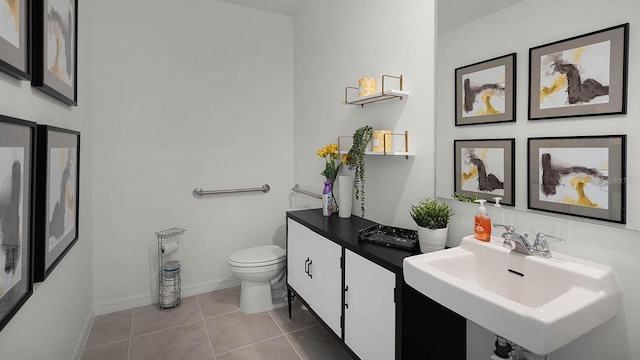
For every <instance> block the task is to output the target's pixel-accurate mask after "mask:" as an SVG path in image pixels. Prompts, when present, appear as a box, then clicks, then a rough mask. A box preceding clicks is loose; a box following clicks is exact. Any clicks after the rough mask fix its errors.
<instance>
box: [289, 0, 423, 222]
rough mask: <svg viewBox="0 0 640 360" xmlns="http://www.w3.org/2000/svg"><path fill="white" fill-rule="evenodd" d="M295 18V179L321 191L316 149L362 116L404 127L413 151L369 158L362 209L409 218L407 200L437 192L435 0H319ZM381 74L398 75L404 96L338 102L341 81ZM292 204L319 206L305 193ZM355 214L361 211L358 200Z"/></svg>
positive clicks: (392, 218)
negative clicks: (408, 154)
mask: <svg viewBox="0 0 640 360" xmlns="http://www.w3.org/2000/svg"><path fill="white" fill-rule="evenodd" d="M294 21H295V32H294V33H295V35H294V36H295V71H294V74H295V90H296V91H295V111H294V113H295V125H294V132H295V139H294V145H295V147H294V148H295V151H294V154H295V155H294V169H295V174H294V176H295V182H296V183H298V184H300V186H301V187H302V188H304V189H307V190H310V191H314V192H316V193H321V192H322V189H323V182H324V178H323V177H322V176H321V175H320V172H321V171H322V170H323V169H324V160H323V159H321V158H319V157H318V156H317V155H316V150H317V149H319V148H321V147H323V146H325V145H326V144H329V143H335V142H337V137H338V136H339V135H346V136H351V135H352V134H353V132H354V131H355V130H356V129H357V128H359V127H361V126H364V125H371V126H373V127H374V128H376V129H390V130H393V131H394V133H402V132H404V131H405V130H406V131H408V132H409V147H410V150H412V151H416V153H417V155H416V156H415V157H411V158H409V160H405V159H404V157H367V160H366V183H365V191H366V212H365V217H366V218H368V219H371V220H374V221H378V222H380V223H383V224H388V225H396V226H404V227H414V226H415V224H414V223H413V220H411V217H410V216H409V204H410V203H411V202H416V201H417V200H418V199H419V198H420V197H424V196H433V195H434V174H433V172H434V162H435V159H434V144H433V129H434V120H433V114H434V112H435V107H434V106H435V105H434V104H435V103H434V56H435V55H434V48H435V43H434V41H435V36H434V28H435V8H434V2H433V1H421V0H403V1H400V2H398V1H384V0H375V1H371V0H369V1H364V0H358V1H339V0H326V1H321V2H320V1H315V2H309V3H308V5H307V6H306V7H305V8H303V9H302V10H301V11H300V12H298V14H297V15H296V17H295V20H294ZM383 74H390V75H404V89H405V90H407V91H409V92H410V96H409V97H408V98H406V99H403V100H401V101H400V100H388V101H385V102H381V103H376V104H370V105H365V107H364V108H361V107H359V106H353V105H347V104H345V103H344V91H345V86H357V84H358V79H359V78H361V77H375V78H377V79H378V84H379V86H380V77H381V75H383ZM341 171H342V172H343V173H345V174H346V173H348V171H346V167H345V168H344V169H342V170H341ZM352 175H353V174H352ZM336 188H337V187H336ZM338 195H339V194H338ZM293 203H294V204H295V206H315V207H320V205H321V204H320V200H314V199H311V198H309V197H306V196H304V195H295V199H294V201H293ZM353 213H354V214H356V215H360V204H359V202H355V201H354V204H353Z"/></svg>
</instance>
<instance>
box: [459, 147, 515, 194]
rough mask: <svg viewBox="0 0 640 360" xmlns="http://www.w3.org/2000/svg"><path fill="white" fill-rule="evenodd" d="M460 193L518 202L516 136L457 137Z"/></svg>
mask: <svg viewBox="0 0 640 360" xmlns="http://www.w3.org/2000/svg"><path fill="white" fill-rule="evenodd" d="M453 148H454V157H453V158H454V161H455V166H454V174H453V177H454V189H455V192H456V193H458V194H462V195H466V196H469V197H473V196H474V195H477V196H478V199H485V200H487V201H489V202H495V198H496V197H501V198H502V200H500V203H501V204H505V205H510V206H515V204H516V199H515V196H514V194H515V160H514V159H515V139H487V140H454V142H453Z"/></svg>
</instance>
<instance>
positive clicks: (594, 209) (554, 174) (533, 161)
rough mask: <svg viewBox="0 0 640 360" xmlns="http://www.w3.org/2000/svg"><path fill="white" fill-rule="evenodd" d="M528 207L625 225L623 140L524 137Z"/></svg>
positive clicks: (624, 148)
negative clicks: (526, 153)
mask: <svg viewBox="0 0 640 360" xmlns="http://www.w3.org/2000/svg"><path fill="white" fill-rule="evenodd" d="M528 157H529V171H528V173H529V175H528V176H529V209H536V210H545V211H550V212H554V213H559V214H567V215H574V216H581V217H586V218H591V219H597V220H605V221H611V222H616V223H621V224H625V223H626V206H625V201H626V136H625V135H615V136H613V135H605V136H580V137H554V138H530V139H529V149H528Z"/></svg>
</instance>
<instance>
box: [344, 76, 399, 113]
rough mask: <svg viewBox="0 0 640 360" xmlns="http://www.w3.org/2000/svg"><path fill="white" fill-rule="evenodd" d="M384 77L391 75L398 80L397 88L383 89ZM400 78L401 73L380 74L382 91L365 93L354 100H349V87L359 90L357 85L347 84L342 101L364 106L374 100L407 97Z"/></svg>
mask: <svg viewBox="0 0 640 360" xmlns="http://www.w3.org/2000/svg"><path fill="white" fill-rule="evenodd" d="M386 77H392V78H396V79H398V80H399V89H386V90H385V84H384V82H385V78H386ZM402 80H403V77H402V75H400V76H393V75H382V91H381V92H378V93H375V94H371V95H366V96H362V97H359V98H357V99H355V100H349V89H351V90H359V89H360V88H359V87H355V86H347V87H345V89H344V102H345V103H346V104H350V105H360V106H362V107H364V105H365V104H371V103H374V102H378V101H383V100H389V99H398V100H402V98H404V97H408V96H409V92H408V91H403V90H402Z"/></svg>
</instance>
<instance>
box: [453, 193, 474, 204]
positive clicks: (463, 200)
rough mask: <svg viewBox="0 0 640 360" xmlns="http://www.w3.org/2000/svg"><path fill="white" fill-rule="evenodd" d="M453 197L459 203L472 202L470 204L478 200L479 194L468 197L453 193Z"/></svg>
mask: <svg viewBox="0 0 640 360" xmlns="http://www.w3.org/2000/svg"><path fill="white" fill-rule="evenodd" d="M451 197H452V198H454V199H456V200H458V201H462V202H470V203H472V202H474V201H476V200H478V194H473V196H467V195H465V194H460V193H453V194H451Z"/></svg>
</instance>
